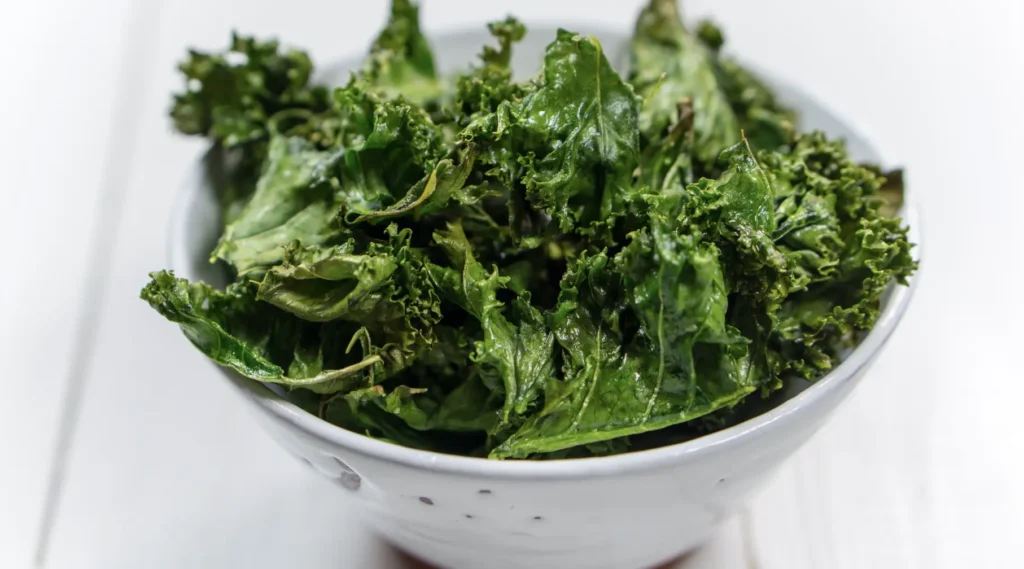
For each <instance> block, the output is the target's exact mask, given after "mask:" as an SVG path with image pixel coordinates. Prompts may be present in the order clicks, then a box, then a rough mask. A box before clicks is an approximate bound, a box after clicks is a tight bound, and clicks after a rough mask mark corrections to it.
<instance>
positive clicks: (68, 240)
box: [0, 0, 128, 568]
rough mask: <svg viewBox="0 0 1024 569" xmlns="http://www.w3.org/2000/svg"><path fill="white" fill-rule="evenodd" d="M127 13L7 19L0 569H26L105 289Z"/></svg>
mask: <svg viewBox="0 0 1024 569" xmlns="http://www.w3.org/2000/svg"><path fill="white" fill-rule="evenodd" d="M127 4H128V0H102V1H97V2H92V3H90V4H89V5H88V6H86V5H85V4H81V3H75V4H73V5H67V4H66V3H64V2H59V1H53V0H47V1H36V2H15V3H11V4H5V5H4V8H3V11H2V14H3V15H2V16H0V37H3V38H4V42H5V43H4V49H3V50H0V68H2V69H3V70H4V77H5V80H4V99H3V105H0V124H2V125H3V128H4V136H2V137H0V171H2V172H3V173H4V180H3V183H2V184H3V190H0V192H2V195H3V197H4V205H3V207H2V208H0V242H2V243H4V262H5V267H6V270H5V275H4V285H3V294H2V295H0V314H3V318H2V319H0V345H2V346H3V353H4V355H5V358H4V359H5V361H6V362H7V364H6V365H7V367H6V369H5V374H4V375H5V380H6V381H5V385H4V396H3V397H2V398H0V456H3V457H5V461H4V463H3V465H4V466H3V468H0V488H2V490H0V567H12V568H18V567H24V566H28V565H29V564H30V563H31V560H32V555H33V548H34V546H35V541H36V536H37V532H38V530H39V526H40V523H41V515H42V510H43V505H44V503H45V498H46V494H47V481H48V477H49V474H50V470H51V469H50V465H51V462H52V460H53V457H54V455H55V453H57V450H56V445H57V438H58V437H57V434H58V431H59V425H60V419H61V414H62V407H63V397H64V395H65V393H66V392H65V388H66V386H67V381H68V380H69V379H71V380H73V379H75V377H76V376H75V374H74V370H73V369H72V366H73V365H74V362H76V361H81V360H82V357H83V356H84V355H85V354H86V353H87V350H81V349H80V342H81V339H82V338H83V337H84V336H85V335H87V334H88V332H89V331H88V330H87V329H85V328H84V327H83V325H81V324H79V322H81V320H80V318H81V317H82V316H83V315H84V314H85V313H86V311H87V302H88V299H87V298H86V296H87V295H88V294H90V291H95V290H99V289H101V288H102V286H101V280H102V279H101V278H97V277H101V276H102V275H101V274H99V273H98V272H97V271H94V270H92V268H93V267H94V265H95V264H96V262H97V260H98V258H97V257H96V254H95V253H96V250H97V248H98V244H99V243H100V242H102V240H104V239H105V235H104V232H103V231H101V226H100V225H99V223H100V222H99V220H100V219H101V211H100V210H101V209H102V204H103V203H104V201H103V196H104V195H105V191H104V182H105V181H106V180H109V179H110V168H111V161H110V160H109V156H108V153H107V149H108V148H109V146H110V142H111V140H112V139H113V137H114V136H115V133H114V132H113V130H112V126H113V119H114V117H115V114H116V108H115V106H114V105H115V103H114V101H115V98H116V94H117V91H118V88H117V78H118V71H119V68H120V65H121V59H122V57H121V54H122V48H123V44H122V37H123V34H122V31H123V30H124V27H125V18H124V17H123V8H124V7H125V6H126V5H127Z"/></svg>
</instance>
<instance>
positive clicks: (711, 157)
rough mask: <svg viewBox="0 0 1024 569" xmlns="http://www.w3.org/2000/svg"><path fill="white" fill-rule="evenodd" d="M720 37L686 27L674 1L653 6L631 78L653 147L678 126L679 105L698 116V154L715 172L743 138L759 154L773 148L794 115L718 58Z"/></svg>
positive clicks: (639, 28) (654, 1) (708, 27)
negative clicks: (723, 153)
mask: <svg viewBox="0 0 1024 569" xmlns="http://www.w3.org/2000/svg"><path fill="white" fill-rule="evenodd" d="M723 42H724V39H723V37H722V33H721V31H720V30H719V29H718V28H716V27H715V26H714V25H712V24H710V23H706V22H705V23H702V24H701V25H700V26H699V29H698V30H697V33H693V32H691V31H690V30H688V29H687V28H686V26H685V25H684V24H683V21H682V18H681V16H680V13H679V6H678V3H677V0H651V1H650V3H649V4H648V5H647V7H646V8H644V10H643V11H642V12H641V13H640V17H639V19H638V20H637V24H636V31H635V33H634V35H633V51H632V54H633V69H632V75H631V78H630V81H631V83H632V84H633V86H634V87H635V88H636V91H637V94H639V95H640V96H641V97H643V98H644V105H643V109H642V110H641V112H640V131H641V134H642V135H643V136H644V137H645V138H646V139H647V141H648V142H649V143H656V141H658V140H659V139H661V138H663V137H664V136H665V135H666V133H667V131H668V129H669V127H670V126H671V125H673V124H675V123H676V122H677V121H679V120H680V118H681V117H680V114H679V112H678V110H679V109H680V104H681V103H682V102H684V101H688V102H689V104H690V105H692V109H693V119H692V120H693V131H694V137H695V141H694V150H693V152H694V154H695V158H696V159H697V160H698V162H700V163H701V164H702V165H704V166H705V167H709V168H710V167H712V166H713V165H714V162H715V160H716V158H717V157H718V153H719V152H721V151H722V150H724V149H726V148H728V147H730V146H732V145H734V144H736V143H737V142H739V141H740V136H741V132H742V131H746V135H747V139H748V140H750V141H751V143H752V144H753V145H754V147H755V148H758V149H762V148H763V149H776V148H778V147H780V146H782V145H783V144H785V143H786V142H788V140H789V138H790V135H791V133H792V130H793V127H792V119H793V116H792V113H791V112H789V111H787V110H785V109H783V108H781V106H780V105H779V104H778V103H777V101H776V100H775V97H774V95H773V94H772V93H771V91H770V90H769V89H768V88H767V87H766V86H765V85H764V84H763V83H762V82H761V81H760V80H758V79H757V77H755V76H754V74H753V73H751V72H750V71H748V70H747V69H745V68H743V67H742V66H741V65H739V64H738V63H736V62H735V61H733V60H731V59H729V58H727V57H725V56H723V55H721V54H720V52H719V50H720V48H721V46H722V44H723Z"/></svg>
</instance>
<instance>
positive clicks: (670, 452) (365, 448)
mask: <svg viewBox="0 0 1024 569" xmlns="http://www.w3.org/2000/svg"><path fill="white" fill-rule="evenodd" d="M549 27H551V26H550V25H544V24H540V25H538V26H537V28H538V29H545V30H546V28H549ZM602 31H603V32H606V34H608V35H612V34H621V33H622V32H615V31H612V30H602ZM478 33H479V31H477V30H475V29H474V30H473V31H469V30H463V29H453V30H446V31H444V32H443V33H442V34H440V35H441V36H458V35H464V34H478ZM339 61H340V60H339ZM336 67H337V65H334V66H332V65H327V66H325V67H324V68H325V69H326V70H331V69H333V68H336ZM758 71H759V72H760V71H761V70H758ZM765 75H767V77H768V78H769V79H771V81H772V82H773V83H783V84H784V85H785V87H786V89H787V90H789V91H791V92H793V93H797V94H799V95H800V96H801V97H803V98H805V99H807V100H808V101H812V102H813V103H814V104H816V105H818V106H819V107H820V108H821V109H823V110H827V107H824V106H823V105H820V104H819V103H818V101H817V99H815V98H814V97H811V96H809V95H808V94H807V93H805V92H804V91H802V90H800V89H798V88H794V87H793V86H792V85H790V84H788V83H785V82H782V81H779V80H778V79H777V78H776V77H774V76H772V75H771V74H765ZM827 112H828V114H829V115H831V116H832V118H834V119H835V120H836V121H837V122H838V123H840V124H842V125H843V126H844V127H845V128H846V129H848V130H849V131H850V133H851V134H852V135H854V136H853V137H855V138H858V139H860V140H861V141H864V142H865V146H867V147H869V148H872V149H873V147H871V145H870V144H868V143H867V142H866V139H865V138H864V137H863V136H861V134H860V132H859V131H858V130H857V129H855V128H852V127H850V126H849V123H848V122H846V121H845V120H843V119H842V118H841V117H840V116H839V115H836V114H834V113H832V112H831V111H830V110H828V111H827ZM848 138H850V137H848ZM209 152H210V149H205V150H203V151H201V152H199V153H198V155H197V156H196V158H195V159H194V160H193V164H192V166H191V168H190V172H189V173H188V175H187V177H186V179H185V182H184V184H183V185H182V187H181V189H180V190H179V193H178V196H177V197H176V200H175V203H174V207H173V210H172V212H171V218H170V224H169V231H168V236H169V239H168V248H167V254H168V255H167V256H168V260H169V261H170V264H169V266H170V267H171V269H172V270H174V271H175V272H177V273H179V274H182V273H188V271H187V270H184V269H186V267H188V266H189V264H190V263H191V259H190V257H191V256H190V255H189V253H188V247H187V245H186V239H185V238H184V235H185V234H186V232H187V230H188V226H189V221H188V218H187V212H188V211H189V209H190V206H191V204H192V203H193V202H194V201H195V199H196V197H197V196H198V195H199V192H200V191H201V190H202V189H203V188H204V187H206V186H207V185H208V184H205V183H204V179H205V177H206V175H205V168H204V166H203V162H204V158H205V156H206V155H207V154H208V153H209ZM912 194H913V192H911V191H909V190H905V191H904V203H903V207H902V209H901V212H900V213H901V217H902V220H903V222H904V225H906V226H908V227H909V230H908V234H909V237H910V240H911V242H912V243H914V249H913V257H914V259H915V260H916V261H917V262H918V263H919V264H920V262H921V257H922V244H921V236H922V231H921V221H920V215H919V210H918V206H917V204H916V202H915V201H914V199H913V195H912ZM919 280H920V268H919V269H918V271H917V272H915V274H914V275H913V276H911V277H910V278H909V279H908V282H907V286H894V287H893V288H892V291H891V293H890V296H889V298H888V301H887V302H886V303H885V305H884V306H883V308H882V312H881V314H880V315H879V318H878V320H877V321H876V323H875V326H874V327H873V328H872V329H871V331H870V332H868V334H867V335H866V336H865V337H864V338H863V340H861V342H860V343H859V344H858V345H857V346H856V347H855V348H854V349H853V351H852V352H851V353H850V354H849V355H848V356H847V357H846V359H844V360H843V361H842V362H841V363H840V364H839V365H838V366H836V367H835V368H834V369H833V370H832V371H830V372H829V373H828V374H826V375H825V376H823V377H822V378H820V379H818V380H817V381H815V382H814V383H812V384H811V385H810V386H808V387H807V388H806V389H804V390H803V391H801V392H800V393H798V394H797V395H795V396H793V397H791V398H790V399H787V400H785V401H783V402H782V403H780V404H779V405H778V406H776V407H774V408H772V409H771V410H769V411H767V412H766V413H762V414H760V415H757V416H754V417H752V418H750V419H748V420H746V421H743V422H742V423H738V424H736V425H733V426H731V427H728V428H726V429H722V430H720V431H715V432H713V433H709V434H706V435H703V436H700V437H697V438H694V439H691V440H688V441H684V442H681V443H675V444H671V445H666V446H663V447H656V448H653V449H647V450H640V451H633V452H628V453H624V454H618V455H612V456H599V457H588V458H573V459H555V460H543V461H538V460H492V459H486V458H478V457H467V456H461V455H452V454H443V453H438V452H433V451H425V450H419V449H414V448H410V447H405V446H401V445H398V444H394V443H389V442H385V441H381V440H378V439H374V438H370V437H367V436H365V435H362V434H359V433H356V432H353V431H348V430H346V429H344V428H342V427H339V426H337V425H334V424H331V423H328V422H327V421H325V420H323V419H321V418H319V417H317V416H315V415H312V414H309V413H307V412H306V411H303V410H302V409H300V408H299V407H297V406H296V405H294V404H293V403H291V402H289V401H288V400H286V399H284V398H283V397H281V396H280V395H278V394H277V393H275V392H273V391H272V390H270V389H269V388H268V387H267V386H266V385H264V384H263V383H260V382H258V381H254V380H250V379H248V378H245V377H243V376H241V375H239V374H237V373H235V372H233V371H232V370H230V369H228V368H224V367H221V366H218V365H217V364H216V363H214V362H212V361H210V365H211V366H213V367H215V368H217V369H219V370H221V371H222V372H223V373H224V375H225V376H226V377H227V378H228V379H230V380H231V382H232V383H233V384H234V385H235V386H236V387H237V388H238V389H239V390H240V391H241V393H242V394H243V395H244V396H245V397H246V399H248V400H250V401H251V402H252V403H253V404H255V405H256V406H257V407H258V408H260V409H262V410H263V411H265V412H266V413H268V414H269V415H270V416H271V417H273V418H275V419H276V420H278V421H280V422H284V423H286V424H288V425H290V426H292V427H294V428H296V429H298V430H300V431H302V432H304V433H306V434H308V435H311V436H313V437H314V438H316V439H319V440H320V441H322V442H325V443H328V444H330V445H334V446H338V447H342V448H344V449H346V450H348V451H350V452H354V453H357V454H360V455H363V456H365V457H367V458H373V459H379V460H383V461H386V462H389V463H392V464H395V465H401V466H406V467H411V468H414V469H422V470H429V471H433V472H439V473H446V474H452V475H460V476H466V477H474V478H481V477H483V478H489V479H517V480H566V479H579V478H584V477H585V478H593V477H603V476H610V475H618V474H623V473H629V472H637V471H651V470H658V469H660V468H664V467H667V466H670V465H678V464H679V463H682V462H686V461H691V460H697V459H700V458H702V457H704V456H706V455H709V454H711V453H715V452H721V451H726V450H729V449H730V448H731V447H733V446H735V445H736V444H738V442H739V441H740V440H742V439H746V438H749V437H753V436H764V435H768V434H770V433H772V432H775V431H778V430H779V429H783V428H784V427H785V426H786V425H788V424H790V423H792V421H793V420H794V418H795V416H796V415H798V414H800V413H801V411H803V410H806V409H808V408H810V407H812V406H814V405H816V404H818V403H819V402H821V401H823V400H824V399H826V397H827V396H828V395H829V394H830V393H832V392H834V391H836V390H838V389H840V388H841V387H842V386H843V385H844V384H845V383H847V382H848V381H851V380H853V379H854V378H855V376H856V375H857V373H858V372H859V371H860V370H862V369H864V368H865V367H867V366H868V365H869V364H870V363H871V362H872V360H873V359H874V357H875V356H876V355H877V354H878V353H879V351H880V349H881V348H882V346H884V345H885V343H886V341H887V340H888V339H889V337H890V336H891V335H892V333H893V332H894V331H895V329H896V326H897V324H899V322H900V320H901V319H902V318H903V315H904V314H905V313H906V310H907V307H908V306H909V304H910V299H911V297H912V296H913V294H914V291H915V290H916V288H917V284H918V281H919Z"/></svg>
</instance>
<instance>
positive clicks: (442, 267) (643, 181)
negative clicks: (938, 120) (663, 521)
mask: <svg viewBox="0 0 1024 569" xmlns="http://www.w3.org/2000/svg"><path fill="white" fill-rule="evenodd" d="M418 17H419V15H418V8H417V7H416V6H415V5H414V4H412V3H411V2H409V1H408V0H394V1H393V2H392V5H391V13H390V17H389V20H388V22H387V24H386V26H385V28H384V30H383V31H382V32H381V34H380V36H379V37H378V38H377V40H376V41H375V42H374V44H373V47H372V49H371V51H370V54H369V56H368V58H367V61H366V63H365V65H364V66H363V67H362V68H361V69H360V70H359V71H358V72H357V73H354V74H353V75H352V77H351V78H350V80H349V81H348V83H347V84H346V85H344V86H339V87H336V88H334V89H332V90H328V89H326V88H324V87H319V86H313V85H310V84H309V76H310V74H311V73H312V66H311V64H310V61H309V58H308V57H307V56H306V55H305V54H303V53H302V52H298V51H281V50H280V49H279V48H278V45H277V43H276V42H272V41H271V42H260V41H257V40H254V39H251V38H242V37H238V36H236V37H234V38H233V40H232V45H231V47H230V49H229V50H228V52H226V53H224V54H220V55H217V54H200V53H195V52H193V53H191V54H190V56H189V59H188V61H187V62H186V63H185V64H183V65H182V71H183V72H184V73H185V76H186V82H187V89H186V91H185V92H184V93H182V94H179V95H176V96H175V99H174V109H173V111H172V116H173V119H174V122H175V126H176V127H177V128H178V129H179V130H180V131H182V132H184V133H186V134H199V135H203V136H206V137H207V138H208V139H209V140H210V141H211V142H212V143H213V145H214V150H213V151H212V152H211V154H210V162H209V165H210V172H211V174H212V176H211V178H212V179H213V180H214V182H215V183H216V185H217V186H218V188H219V189H220V190H221V205H222V207H223V211H222V219H223V221H224V226H223V231H222V234H221V237H220V241H219V242H218V244H217V246H216V248H215V250H214V251H213V253H212V260H213V261H217V262H221V263H222V264H224V265H225V266H227V267H228V268H229V269H230V271H229V273H230V275H229V276H230V277H232V278H233V280H234V282H232V284H230V285H229V286H227V287H226V288H225V289H224V290H218V289H214V288H212V287H210V286H208V285H206V284H203V283H189V282H187V281H185V280H184V279H179V278H175V277H174V275H172V274H170V273H169V272H166V271H164V272H158V273H153V274H152V275H151V277H152V280H151V282H150V283H149V284H148V285H147V286H146V287H145V288H144V289H143V291H142V298H143V299H145V300H146V301H148V302H149V303H150V304H151V305H152V306H153V307H154V308H155V309H156V310H157V311H158V312H159V313H160V314H162V315H163V316H164V317H166V318H167V319H168V320H171V321H172V322H175V323H177V324H178V325H179V326H180V327H181V329H182V330H183V332H184V333H185V335H186V337H187V338H189V340H190V341H191V342H192V343H193V344H194V345H195V346H196V347H197V348H198V349H199V350H200V351H202V352H203V353H205V354H206V355H207V356H209V357H210V358H211V359H212V360H213V361H215V362H216V363H218V364H220V365H223V366H225V367H228V368H231V369H233V370H235V371H236V372H238V373H240V374H242V375H243V376H245V377H248V378H250V379H252V380H254V381H261V382H267V383H276V384H280V385H282V386H284V387H285V388H286V389H287V390H288V396H289V398H290V399H291V400H292V401H293V402H294V403H296V405H299V406H300V407H301V408H302V409H305V410H307V411H308V412H310V413H315V414H317V415H318V416H320V417H322V418H324V419H325V420H327V421H329V422H331V423H334V424H336V425H339V426H341V427H343V428H346V429H349V430H352V431H355V432H359V433H363V434H365V435H367V436H371V437H376V438H379V439H381V440H385V441H389V442H392V443H395V444H401V445H405V446H409V447H414V448H419V449H424V450H432V451H438V452H448V453H458V454H464V455H468V456H475V457H490V458H494V459H503V458H517V459H522V458H529V459H543V460H551V459H568V458H577V457H584V456H594V455H605V454H614V453H621V452H627V451H629V450H631V449H643V448H650V447H652V446H658V445H663V444H671V443H674V442H679V441H684V440H688V439H690V438H693V437H695V436H700V435H702V434H704V433H707V432H711V431H714V430H718V429H722V428H726V427H728V426H730V425H733V424H736V423H738V422H740V421H742V420H744V419H745V418H746V417H749V416H751V414H755V413H761V412H764V411H765V410H766V409H769V408H771V406H772V405H774V404H776V403H777V402H778V401H779V400H780V398H781V397H782V396H783V395H782V394H783V393H784V392H783V391H781V390H780V388H782V387H784V386H785V385H787V384H789V383H791V382H794V381H805V380H815V379H817V378H820V377H822V376H823V375H824V374H826V373H827V372H828V371H829V370H831V369H832V368H833V367H834V366H835V365H836V364H837V363H838V362H839V361H841V359H842V357H843V355H844V354H845V353H846V352H847V350H848V349H849V348H851V347H853V346H854V345H855V344H856V342H857V341H858V339H859V338H860V337H861V335H862V334H863V333H864V332H865V331H866V330H869V329H870V328H871V326H873V325H874V323H875V321H876V319H877V318H878V316H879V313H880V311H881V307H882V299H883V297H884V294H885V292H886V291H887V290H888V288H889V287H890V286H892V285H893V284H894V283H900V284H905V283H907V279H909V278H910V276H911V275H912V274H913V272H914V270H915V269H916V266H917V265H916V262H915V261H914V258H913V256H912V254H911V251H912V245H911V244H910V243H909V242H908V240H907V229H906V227H905V226H903V224H902V222H901V221H900V220H899V219H897V218H895V217H893V215H895V213H896V212H897V211H898V208H899V206H900V204H901V203H902V177H901V176H900V175H899V172H894V173H892V174H887V175H885V177H883V175H882V174H881V171H880V170H879V169H878V168H877V167H874V166H865V165H860V164H857V163H854V162H853V161H851V160H850V158H849V156H848V155H847V152H846V149H845V147H844V145H843V143H842V142H841V141H836V140H831V139H829V138H828V137H826V136H825V135H824V134H822V133H797V132H795V131H794V129H793V124H794V120H795V116H794V115H793V113H792V112H791V111H789V110H788V109H786V108H785V107H784V106H783V105H782V104H781V102H780V101H778V100H776V98H775V95H774V94H773V93H772V90H771V89H770V88H769V86H768V85H767V84H766V83H764V82H763V81H761V80H760V79H758V78H757V77H756V75H755V74H754V73H752V72H750V71H749V70H747V69H746V68H744V67H743V66H742V65H740V64H739V63H737V62H736V61H735V60H733V59H731V58H729V57H728V56H727V55H724V54H723V53H722V49H721V48H722V44H723V41H724V40H723V37H722V33H721V31H720V30H719V29H718V28H716V27H715V26H714V25H712V24H709V23H701V24H698V25H697V26H695V27H694V28H692V29H691V28H688V27H687V26H685V25H684V24H683V21H682V19H681V17H680V14H679V9H678V6H677V4H676V2H675V1H674V0H651V1H650V2H649V4H648V5H647V6H646V8H644V10H643V11H642V12H641V14H640V17H639V20H638V22H637V26H636V33H635V36H634V38H633V43H632V55H633V65H632V68H631V70H630V74H629V77H628V81H625V80H623V78H622V77H621V76H620V75H619V74H618V73H617V72H616V71H615V70H614V69H613V68H612V67H611V65H610V64H609V61H608V58H607V57H606V55H605V54H604V52H603V50H602V48H601V45H600V43H598V42H597V40H596V39H594V38H589V37H585V36H581V35H579V34H576V33H573V32H569V31H566V30H560V31H559V32H558V34H557V36H556V37H555V39H554V41H553V42H552V43H551V44H550V45H549V46H548V48H547V50H546V52H545V55H544V61H543V70H542V72H541V73H540V75H539V76H537V77H535V78H533V79H531V80H528V81H517V80H515V79H514V78H513V74H512V69H511V60H512V50H513V47H514V45H515V43H516V42H518V41H520V40H521V39H522V38H523V37H524V35H525V33H526V30H525V28H524V27H523V25H522V24H520V23H519V22H518V21H516V20H515V19H513V18H507V19H505V20H502V21H499V22H493V23H491V24H490V26H489V29H490V31H491V33H492V35H493V36H494V41H493V45H489V46H485V47H484V48H483V50H482V52H481V53H480V57H479V60H478V62H477V63H476V64H475V65H474V66H472V67H470V68H468V69H467V70H465V71H464V72H462V73H460V74H458V75H456V76H455V77H453V78H444V77H440V76H439V75H438V73H437V70H436V66H435V63H434V56H433V54H432V52H431V50H430V47H429V44H428V42H427V41H426V39H425V38H424V36H423V34H422V32H421V30H420V25H419V21H418ZM755 393H759V394H760V396H758V395H752V394H755Z"/></svg>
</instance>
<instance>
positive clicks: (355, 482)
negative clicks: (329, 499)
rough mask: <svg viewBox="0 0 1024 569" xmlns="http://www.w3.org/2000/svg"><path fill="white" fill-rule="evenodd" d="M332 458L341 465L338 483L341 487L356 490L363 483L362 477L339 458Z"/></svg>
mask: <svg viewBox="0 0 1024 569" xmlns="http://www.w3.org/2000/svg"><path fill="white" fill-rule="evenodd" d="M332 458H334V462H337V463H338V466H340V467H341V474H340V475H339V476H338V483H339V484H341V486H342V488H345V489H347V490H358V489H359V487H360V486H362V484H363V480H362V478H360V477H359V475H358V474H356V471H355V470H352V469H351V468H350V467H349V465H347V464H345V463H344V462H343V461H342V460H341V459H340V458H338V457H336V456H335V457H332Z"/></svg>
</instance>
